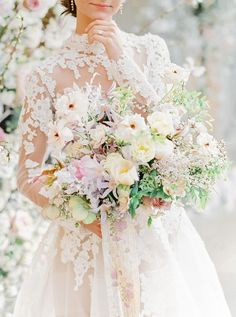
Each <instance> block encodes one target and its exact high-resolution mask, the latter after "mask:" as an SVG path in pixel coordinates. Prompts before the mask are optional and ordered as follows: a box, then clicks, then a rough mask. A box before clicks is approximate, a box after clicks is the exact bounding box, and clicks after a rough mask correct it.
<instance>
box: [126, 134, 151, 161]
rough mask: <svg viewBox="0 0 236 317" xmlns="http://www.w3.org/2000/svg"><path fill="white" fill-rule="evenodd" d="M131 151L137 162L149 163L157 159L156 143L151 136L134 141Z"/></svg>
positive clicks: (144, 136)
mask: <svg viewBox="0 0 236 317" xmlns="http://www.w3.org/2000/svg"><path fill="white" fill-rule="evenodd" d="M130 151H131V155H132V158H133V159H134V160H135V161H139V162H142V163H147V162H149V161H151V160H152V159H153V158H154V157H155V142H154V141H153V139H152V137H151V136H150V135H142V136H140V137H139V138H136V139H134V140H133V142H132V144H131V146H130Z"/></svg>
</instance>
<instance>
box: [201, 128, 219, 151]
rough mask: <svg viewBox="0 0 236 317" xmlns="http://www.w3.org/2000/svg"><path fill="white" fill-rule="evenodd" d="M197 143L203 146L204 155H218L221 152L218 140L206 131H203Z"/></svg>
mask: <svg viewBox="0 0 236 317" xmlns="http://www.w3.org/2000/svg"><path fill="white" fill-rule="evenodd" d="M197 144H198V145H200V147H201V149H200V150H201V152H202V154H203V155H209V154H211V155H213V156H215V155H217V154H218V153H219V150H218V147H217V142H216V140H215V139H214V138H213V136H212V135H210V134H209V133H206V132H202V133H200V134H199V135H198V137H197Z"/></svg>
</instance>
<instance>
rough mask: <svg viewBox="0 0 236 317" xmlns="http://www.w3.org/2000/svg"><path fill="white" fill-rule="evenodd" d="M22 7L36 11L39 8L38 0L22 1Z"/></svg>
mask: <svg viewBox="0 0 236 317" xmlns="http://www.w3.org/2000/svg"><path fill="white" fill-rule="evenodd" d="M23 5H24V7H25V8H26V9H29V10H37V9H38V8H39V7H40V1H39V0H24V2H23Z"/></svg>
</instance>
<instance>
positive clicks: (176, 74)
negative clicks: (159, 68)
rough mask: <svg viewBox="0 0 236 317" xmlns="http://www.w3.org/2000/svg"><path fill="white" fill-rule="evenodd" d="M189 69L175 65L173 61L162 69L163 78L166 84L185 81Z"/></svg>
mask: <svg viewBox="0 0 236 317" xmlns="http://www.w3.org/2000/svg"><path fill="white" fill-rule="evenodd" d="M189 75H190V71H189V70H187V69H185V68H183V67H181V66H179V65H176V64H174V63H172V64H170V65H169V66H168V67H167V68H166V69H165V71H164V74H163V80H164V82H165V83H166V84H167V85H168V84H173V85H175V84H178V83H180V82H184V83H186V82H187V81H188V79H189Z"/></svg>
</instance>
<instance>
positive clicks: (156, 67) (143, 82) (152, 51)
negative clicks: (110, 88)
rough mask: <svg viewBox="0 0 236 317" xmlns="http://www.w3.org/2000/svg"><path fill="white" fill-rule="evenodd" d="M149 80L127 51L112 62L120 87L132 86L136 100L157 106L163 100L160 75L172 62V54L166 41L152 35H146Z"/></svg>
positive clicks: (114, 76)
mask: <svg viewBox="0 0 236 317" xmlns="http://www.w3.org/2000/svg"><path fill="white" fill-rule="evenodd" d="M145 46H146V51H147V53H146V54H147V60H146V61H145V62H146V67H148V78H147V76H146V75H145V74H144V72H143V71H142V70H141V69H140V67H139V65H138V64H137V63H136V62H135V61H134V59H133V58H132V57H131V56H130V55H129V54H127V52H126V51H125V52H124V53H123V54H122V55H121V56H120V58H119V59H118V60H111V73H112V76H113V78H114V79H115V80H116V81H117V83H118V84H119V85H120V86H122V85H123V86H125V85H127V86H130V87H131V88H132V89H133V91H134V92H135V94H136V99H137V100H138V102H140V103H145V104H146V105H148V106H149V105H151V104H156V103H158V102H159V101H160V100H161V97H162V96H161V89H160V88H161V86H162V85H163V83H162V82H161V78H160V74H161V73H162V72H163V70H164V69H165V67H167V66H168V65H169V64H170V63H171V61H170V54H169V50H168V47H167V45H166V43H165V41H164V40H163V39H162V38H161V37H159V36H157V35H153V34H151V33H148V34H146V43H145Z"/></svg>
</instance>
